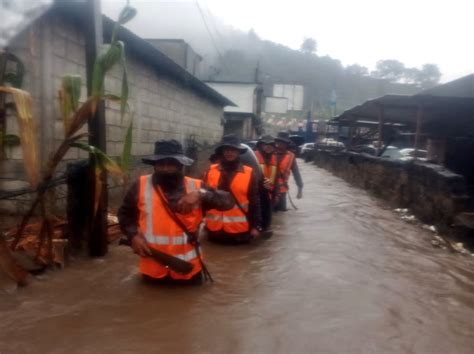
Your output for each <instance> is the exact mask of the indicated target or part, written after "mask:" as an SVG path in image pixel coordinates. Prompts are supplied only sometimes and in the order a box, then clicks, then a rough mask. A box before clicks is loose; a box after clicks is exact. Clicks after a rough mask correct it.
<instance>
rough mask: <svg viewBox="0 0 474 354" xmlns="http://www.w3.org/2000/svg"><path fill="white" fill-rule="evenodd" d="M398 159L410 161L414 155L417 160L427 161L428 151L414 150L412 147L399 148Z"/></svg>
mask: <svg viewBox="0 0 474 354" xmlns="http://www.w3.org/2000/svg"><path fill="white" fill-rule="evenodd" d="M400 154H401V157H400V160H403V161H411V160H414V159H415V157H416V159H417V160H421V161H427V156H428V152H427V151H426V150H415V149H413V148H408V149H401V150H400Z"/></svg>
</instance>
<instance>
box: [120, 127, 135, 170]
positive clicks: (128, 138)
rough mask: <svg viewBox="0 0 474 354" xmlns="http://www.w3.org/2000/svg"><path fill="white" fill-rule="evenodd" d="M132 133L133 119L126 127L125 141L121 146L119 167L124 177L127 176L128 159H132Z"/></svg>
mask: <svg viewBox="0 0 474 354" xmlns="http://www.w3.org/2000/svg"><path fill="white" fill-rule="evenodd" d="M132 131H133V118H132V119H131V121H130V125H129V126H128V129H127V133H126V134H125V140H124V144H123V151H122V156H121V158H120V167H121V168H122V171H123V173H124V174H125V175H127V174H128V170H129V168H130V159H131V157H132Z"/></svg>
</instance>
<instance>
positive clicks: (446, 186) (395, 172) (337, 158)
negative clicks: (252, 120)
mask: <svg viewBox="0 0 474 354" xmlns="http://www.w3.org/2000/svg"><path fill="white" fill-rule="evenodd" d="M313 161H314V164H316V165H317V166H319V167H321V168H324V169H326V170H328V171H330V172H332V173H333V174H334V175H336V176H338V177H341V178H343V179H345V180H346V181H348V182H349V183H351V184H353V185H355V186H357V187H360V188H364V189H366V190H368V191H369V192H371V193H373V194H374V195H375V196H377V197H380V198H382V199H385V200H387V201H388V202H390V203H391V204H392V205H393V206H394V207H402V208H409V209H410V210H411V211H412V212H413V214H414V215H416V216H417V217H418V218H419V219H420V220H421V221H423V222H425V223H429V224H433V225H436V226H437V227H438V228H439V229H440V230H442V231H444V232H448V231H449V229H450V226H451V224H452V223H453V220H454V217H455V216H456V215H457V214H458V213H459V212H462V211H466V210H468V209H469V207H470V203H471V200H472V199H471V198H470V196H469V193H468V189H467V186H466V183H465V180H464V178H463V177H462V176H460V175H457V174H455V173H452V172H451V171H449V170H447V169H445V168H443V167H442V166H440V165H435V164H430V163H422V162H416V163H415V162H404V161H394V160H388V159H382V158H377V157H374V156H369V155H365V154H358V153H351V152H329V151H315V152H314V155H313Z"/></svg>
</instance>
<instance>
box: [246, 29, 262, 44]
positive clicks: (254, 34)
mask: <svg viewBox="0 0 474 354" xmlns="http://www.w3.org/2000/svg"><path fill="white" fill-rule="evenodd" d="M247 35H248V37H249V38H250V39H251V40H253V41H259V40H260V37H259V36H258V34H257V32H255V30H254V29H253V28H251V29H250V30H249V32H248V34H247Z"/></svg>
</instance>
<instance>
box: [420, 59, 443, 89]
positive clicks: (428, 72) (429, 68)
mask: <svg viewBox="0 0 474 354" xmlns="http://www.w3.org/2000/svg"><path fill="white" fill-rule="evenodd" d="M440 79H441V71H440V70H439V68H438V65H436V64H425V65H423V67H422V68H421V70H420V71H419V74H418V84H419V85H420V86H421V87H422V88H429V87H433V86H435V85H436V84H437V83H438V82H439V80H440Z"/></svg>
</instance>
